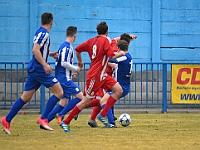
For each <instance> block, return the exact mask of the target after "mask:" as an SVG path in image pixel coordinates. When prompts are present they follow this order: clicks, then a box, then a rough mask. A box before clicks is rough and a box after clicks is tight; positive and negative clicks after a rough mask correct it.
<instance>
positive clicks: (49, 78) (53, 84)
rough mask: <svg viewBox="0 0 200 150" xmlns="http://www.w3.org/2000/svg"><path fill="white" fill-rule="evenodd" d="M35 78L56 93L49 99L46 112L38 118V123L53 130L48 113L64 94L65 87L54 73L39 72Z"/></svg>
mask: <svg viewBox="0 0 200 150" xmlns="http://www.w3.org/2000/svg"><path fill="white" fill-rule="evenodd" d="M35 80H37V81H38V82H40V83H41V84H43V85H44V86H45V87H46V88H49V89H50V90H51V91H52V92H53V93H54V94H53V95H52V96H51V97H50V98H49V99H48V101H47V104H46V107H45V110H44V112H43V113H42V115H41V117H39V118H38V119H37V123H39V124H40V125H41V126H43V128H45V129H46V130H50V131H52V130H53V129H52V128H51V127H50V126H49V123H48V115H49V113H50V112H51V111H52V110H53V108H54V107H55V105H56V104H57V102H58V101H59V100H60V99H61V98H62V96H63V89H62V87H61V85H60V83H59V82H58V81H57V79H56V78H55V77H54V76H53V75H52V74H43V73H40V74H39V73H37V76H36V75H35Z"/></svg>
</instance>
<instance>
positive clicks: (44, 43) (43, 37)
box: [28, 27, 50, 72]
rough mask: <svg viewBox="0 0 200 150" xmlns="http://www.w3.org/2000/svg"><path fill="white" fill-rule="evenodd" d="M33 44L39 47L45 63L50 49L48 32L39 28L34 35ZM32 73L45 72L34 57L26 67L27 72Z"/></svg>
mask: <svg viewBox="0 0 200 150" xmlns="http://www.w3.org/2000/svg"><path fill="white" fill-rule="evenodd" d="M33 42H34V43H37V44H38V45H40V46H41V48H40V52H41V55H42V58H43V59H44V60H45V61H46V62H47V59H48V55H49V47H50V38H49V32H48V31H47V30H46V29H45V28H43V27H40V28H39V29H38V30H37V31H36V33H35V36H34V39H33ZM33 71H37V72H45V70H44V68H43V66H42V65H41V64H40V63H39V62H38V61H37V59H36V58H35V56H34V55H33V56H32V59H31V61H30V63H29V66H28V72H33Z"/></svg>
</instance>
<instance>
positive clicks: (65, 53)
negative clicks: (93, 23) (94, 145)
mask: <svg viewBox="0 0 200 150" xmlns="http://www.w3.org/2000/svg"><path fill="white" fill-rule="evenodd" d="M73 51H74V50H73V47H72V46H71V45H70V43H69V42H64V43H63V44H62V45H61V46H60V48H59V49H58V58H57V59H56V64H55V65H56V68H55V76H56V78H57V79H58V81H64V80H66V79H67V80H71V79H72V73H73V71H72V70H70V69H68V68H65V67H63V66H62V65H61V62H67V63H69V64H71V65H73V61H74V60H73V55H74V54H73Z"/></svg>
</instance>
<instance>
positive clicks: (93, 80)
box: [60, 22, 125, 132]
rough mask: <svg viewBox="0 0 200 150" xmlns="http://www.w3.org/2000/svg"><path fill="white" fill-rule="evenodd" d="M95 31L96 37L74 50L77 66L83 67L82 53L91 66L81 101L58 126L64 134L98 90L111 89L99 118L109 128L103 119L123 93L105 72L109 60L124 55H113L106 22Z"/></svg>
mask: <svg viewBox="0 0 200 150" xmlns="http://www.w3.org/2000/svg"><path fill="white" fill-rule="evenodd" d="M96 29H97V33H98V36H96V37H94V38H91V39H89V40H88V41H86V42H84V43H82V44H81V45H79V46H77V47H76V48H75V50H76V55H77V59H78V64H79V66H83V62H82V57H81V53H82V52H88V54H89V57H90V59H91V65H90V68H89V70H88V71H87V75H86V86H85V91H84V96H83V99H82V100H81V101H80V102H79V103H78V104H77V105H76V106H75V107H74V109H73V110H72V111H71V112H70V114H69V115H68V117H67V118H66V119H65V120H64V121H62V122H61V123H60V126H61V127H62V128H63V129H64V131H65V132H70V131H71V130H70V122H71V120H72V119H73V117H74V116H75V115H77V114H79V113H80V112H81V111H82V110H83V109H84V108H86V107H87V106H88V105H89V104H90V102H91V100H92V99H93V98H94V96H95V94H96V92H97V91H98V89H99V88H103V89H106V90H107V89H111V90H112V91H113V93H112V94H111V96H110V97H109V98H108V101H107V105H106V107H104V109H103V111H102V112H101V115H100V117H99V120H100V121H101V122H103V123H104V124H105V125H106V126H111V124H109V123H108V122H107V121H106V119H105V118H104V117H105V116H106V114H107V112H108V110H109V109H110V108H111V107H112V106H113V105H114V103H115V102H116V101H117V99H118V98H119V97H120V96H121V94H122V92H123V91H122V88H121V86H120V85H119V84H118V83H117V82H116V80H115V79H114V78H112V77H111V76H108V75H107V74H106V72H105V71H106V67H107V63H108V59H109V58H117V57H119V56H122V55H125V53H124V52H123V51H119V52H117V53H116V54H115V53H114V51H113V47H112V46H111V45H112V44H116V43H112V44H110V42H109V40H108V39H107V37H106V36H107V34H108V26H107V24H106V22H101V23H99V24H98V25H97V28H96Z"/></svg>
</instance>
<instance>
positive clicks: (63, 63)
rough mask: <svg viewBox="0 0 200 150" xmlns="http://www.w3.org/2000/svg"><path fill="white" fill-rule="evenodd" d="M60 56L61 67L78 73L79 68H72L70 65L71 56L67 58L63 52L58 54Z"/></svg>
mask: <svg viewBox="0 0 200 150" xmlns="http://www.w3.org/2000/svg"><path fill="white" fill-rule="evenodd" d="M60 56H61V66H62V67H64V68H66V69H68V70H71V71H73V72H79V71H80V70H81V68H80V67H78V66H74V65H72V64H71V63H70V57H71V56H68V55H67V54H66V53H65V52H64V51H63V52H62V53H61V54H60Z"/></svg>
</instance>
